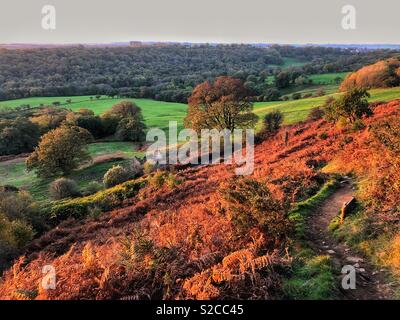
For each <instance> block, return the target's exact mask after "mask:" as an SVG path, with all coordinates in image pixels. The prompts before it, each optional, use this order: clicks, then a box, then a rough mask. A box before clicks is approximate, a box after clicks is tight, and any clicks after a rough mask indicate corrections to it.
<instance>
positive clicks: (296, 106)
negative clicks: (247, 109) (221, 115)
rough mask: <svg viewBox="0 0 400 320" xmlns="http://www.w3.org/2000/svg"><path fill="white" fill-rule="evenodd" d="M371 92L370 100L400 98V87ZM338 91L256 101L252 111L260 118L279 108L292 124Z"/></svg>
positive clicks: (304, 117)
mask: <svg viewBox="0 0 400 320" xmlns="http://www.w3.org/2000/svg"><path fill="white" fill-rule="evenodd" d="M369 92H370V94H371V98H370V99H369V101H370V102H376V101H382V102H385V101H386V102H387V101H391V100H394V99H400V87H396V88H390V89H374V90H370V91H369ZM338 95H340V93H334V94H330V95H327V96H323V97H317V98H308V99H301V100H295V101H282V102H275V101H273V102H256V103H255V104H254V112H255V113H256V114H257V115H258V116H259V117H260V119H261V118H262V117H263V116H265V115H266V114H267V113H269V112H271V111H272V110H280V111H282V113H283V114H284V116H285V123H286V124H293V123H296V122H299V121H303V120H306V119H307V116H308V114H309V113H310V111H311V109H313V108H315V107H318V106H321V105H323V104H324V102H325V101H326V99H327V97H329V96H333V97H337V96H338Z"/></svg>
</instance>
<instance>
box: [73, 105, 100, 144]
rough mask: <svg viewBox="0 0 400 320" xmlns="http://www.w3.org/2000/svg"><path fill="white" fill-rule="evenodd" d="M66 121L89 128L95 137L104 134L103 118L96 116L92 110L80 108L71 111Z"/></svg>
mask: <svg viewBox="0 0 400 320" xmlns="http://www.w3.org/2000/svg"><path fill="white" fill-rule="evenodd" d="M66 123H67V124H68V125H73V126H78V127H81V128H84V129H86V130H88V131H89V132H90V133H91V134H92V135H93V137H95V138H101V137H102V136H104V128H103V122H102V120H101V118H100V117H99V116H95V115H94V113H93V111H91V110H86V109H80V110H78V111H77V112H75V113H73V112H71V113H69V114H68V115H67V119H66Z"/></svg>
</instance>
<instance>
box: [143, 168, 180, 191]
mask: <svg viewBox="0 0 400 320" xmlns="http://www.w3.org/2000/svg"><path fill="white" fill-rule="evenodd" d="M181 183H182V181H181V180H179V179H178V178H177V177H176V176H175V175H174V174H173V173H172V172H167V171H157V172H156V173H155V174H154V175H153V176H152V177H150V178H149V184H150V185H151V186H152V187H153V188H155V189H159V188H162V187H163V186H167V187H168V188H170V189H172V188H174V187H176V186H177V185H179V184H181Z"/></svg>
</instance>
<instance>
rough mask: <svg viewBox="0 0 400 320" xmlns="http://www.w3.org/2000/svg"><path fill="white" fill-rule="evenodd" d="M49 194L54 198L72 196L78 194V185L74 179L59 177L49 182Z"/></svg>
mask: <svg viewBox="0 0 400 320" xmlns="http://www.w3.org/2000/svg"><path fill="white" fill-rule="evenodd" d="M49 192H50V196H51V197H52V198H53V199H54V200H61V199H65V198H73V197H76V196H79V190H78V185H77V184H76V182H75V181H74V180H71V179H67V178H59V179H57V180H54V181H53V182H52V183H51V184H50V189H49Z"/></svg>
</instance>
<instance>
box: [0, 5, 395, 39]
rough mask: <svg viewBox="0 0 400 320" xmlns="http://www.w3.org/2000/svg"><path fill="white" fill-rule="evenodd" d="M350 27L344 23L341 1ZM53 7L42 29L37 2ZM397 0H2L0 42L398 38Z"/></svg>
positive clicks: (0, 6)
mask: <svg viewBox="0 0 400 320" xmlns="http://www.w3.org/2000/svg"><path fill="white" fill-rule="evenodd" d="M349 4H350V5H353V6H354V8H355V9H356V29H355V30H344V29H343V28H342V24H341V22H342V19H343V14H342V12H341V10H342V7H343V6H344V5H349ZM45 5H53V6H54V7H55V9H56V29H55V30H44V29H43V28H42V25H41V21H42V18H43V15H42V13H41V10H42V7H43V6H45ZM399 12H400V1H399V0H379V1H377V0H196V1H194V0H112V1H110V0H107V1H106V0H0V43H54V44H60V43H110V42H124V41H132V40H139V41H180V42H184V41H188V42H221V43H293V44H306V43H344V44H348V43H352V44H353V43H354V44H357V43H362V44H370V43H382V44H383V43H384V44H389V43H390V44H400V33H399V30H400V19H399V17H398V14H399Z"/></svg>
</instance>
